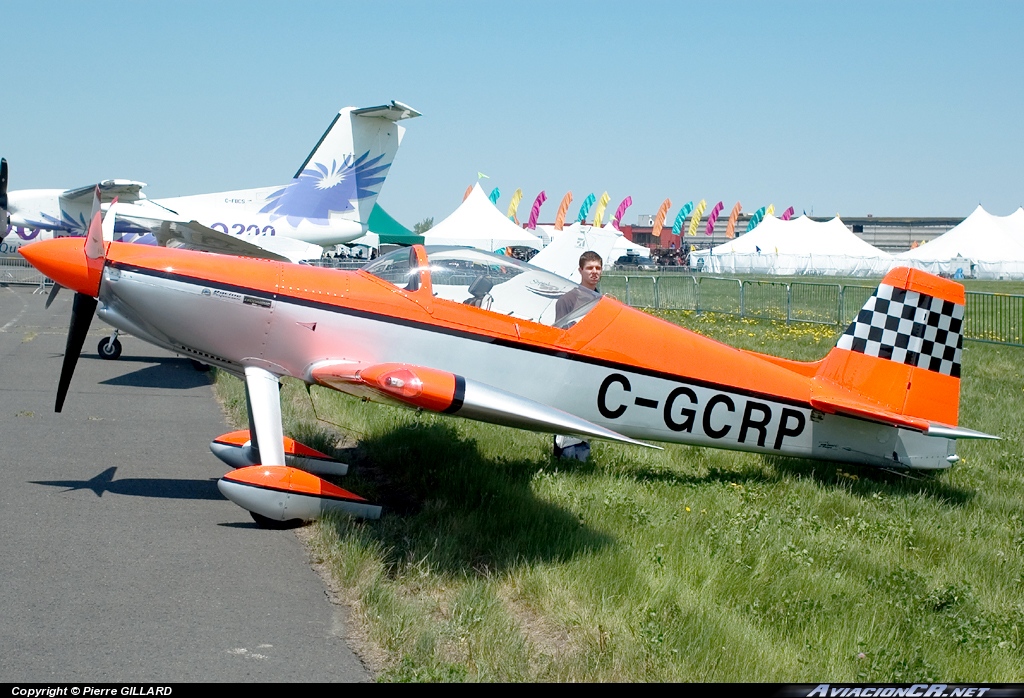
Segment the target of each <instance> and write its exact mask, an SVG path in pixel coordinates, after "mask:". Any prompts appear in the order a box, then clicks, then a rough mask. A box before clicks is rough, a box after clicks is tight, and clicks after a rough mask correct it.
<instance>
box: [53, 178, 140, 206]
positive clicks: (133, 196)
mask: <svg viewBox="0 0 1024 698" xmlns="http://www.w3.org/2000/svg"><path fill="white" fill-rule="evenodd" d="M144 186H146V183H145V182H134V181H132V180H130V179H105V180H103V181H102V182H99V183H98V184H90V185H88V186H85V187H78V188H77V189H68V190H67V191H65V192H64V193H63V194H61V195H60V198H61V199H63V200H64V201H69V202H70V201H76V200H81V201H85V200H87V199H90V200H91V198H92V196H93V191H94V190H95V189H96V188H97V187H99V190H100V201H101V202H102V203H109V202H110V201H112V200H113V199H115V198H116V199H117V200H118V201H120V202H122V203H132V202H134V201H138V200H140V199H145V198H146V195H145V194H143V193H142V188H143V187H144Z"/></svg>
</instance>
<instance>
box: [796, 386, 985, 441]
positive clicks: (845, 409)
mask: <svg viewBox="0 0 1024 698" xmlns="http://www.w3.org/2000/svg"><path fill="white" fill-rule="evenodd" d="M811 407H813V408H814V409H816V410H819V411H821V412H825V413H827V414H841V415H846V416H848V417H857V418H859V419H866V420H868V421H871V422H879V423H881V424H888V425H889V426H893V427H899V428H901V429H913V430H914V431H919V432H922V433H923V434H924V435H925V436H935V437H938V438H944V439H998V438H999V437H998V436H992V435H991V434H985V433H983V432H980V431H975V430H974V429H967V428H965V427H951V426H946V425H945V424H936V423H934V422H929V421H928V420H927V419H920V418H918V417H910V416H907V415H903V414H898V413H896V412H891V411H889V410H886V409H884V408H882V407H879V406H877V405H869V404H867V403H864V402H860V401H858V400H856V399H855V398H853V397H846V396H837V395H830V396H828V397H822V396H813V397H811Z"/></svg>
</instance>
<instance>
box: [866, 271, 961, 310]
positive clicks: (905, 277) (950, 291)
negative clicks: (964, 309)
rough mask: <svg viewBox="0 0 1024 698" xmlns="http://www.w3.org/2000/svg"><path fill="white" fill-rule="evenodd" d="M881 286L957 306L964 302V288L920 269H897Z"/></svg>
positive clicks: (890, 273)
mask: <svg viewBox="0 0 1024 698" xmlns="http://www.w3.org/2000/svg"><path fill="white" fill-rule="evenodd" d="M882 283H883V284H887V285H889V286H892V287H894V288H902V289H906V290H907V291H916V292H917V293H923V294H924V295H926V296H931V297H932V298H941V299H942V300H944V301H950V302H952V303H956V304H957V305H963V304H964V303H965V301H966V295H965V294H964V287H963V286H962V285H960V284H958V283H957V282H955V281H950V280H949V279H943V278H942V277H939V276H935V274H929V273H928V272H926V271H921V270H920V269H911V268H909V267H898V268H896V269H893V270H892V271H890V272H889V273H888V274H886V275H885V278H884V279H882Z"/></svg>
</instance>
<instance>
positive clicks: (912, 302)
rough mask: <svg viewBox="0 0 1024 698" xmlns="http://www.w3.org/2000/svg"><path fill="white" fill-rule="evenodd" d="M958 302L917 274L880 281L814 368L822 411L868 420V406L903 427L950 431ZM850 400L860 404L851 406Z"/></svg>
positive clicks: (956, 385)
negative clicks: (935, 427) (934, 427)
mask: <svg viewBox="0 0 1024 698" xmlns="http://www.w3.org/2000/svg"><path fill="white" fill-rule="evenodd" d="M964 302H965V295H964V287H963V286H961V285H960V284H958V283H954V282H952V281H948V280H946V279H942V278H940V277H938V276H934V275H932V274H929V273H927V272H923V271H920V270H917V269H907V268H899V269H893V270H892V271H890V272H889V273H888V274H886V276H885V278H884V279H882V283H881V284H880V285H879V286H878V289H877V290H876V291H875V293H874V295H872V296H871V297H870V298H869V299H868V300H867V302H866V303H865V304H864V307H863V308H862V309H861V311H860V312H859V313H858V314H857V317H856V318H855V319H854V321H853V322H852V323H851V324H850V326H849V328H847V330H846V332H845V333H844V334H843V335H842V337H840V338H839V341H838V343H837V344H836V346H835V348H833V349H832V351H830V352H829V354H828V356H826V357H825V359H824V360H823V361H822V365H821V367H820V368H819V369H818V373H817V375H816V379H817V382H818V383H819V384H820V385H821V387H822V389H823V390H822V404H823V405H824V406H825V408H826V410H827V411H840V412H854V413H857V412H858V411H859V412H860V413H861V414H870V412H871V409H869V407H870V408H875V409H878V410H879V411H881V412H886V413H889V414H890V415H898V416H901V417H905V418H907V420H906V421H907V423H908V424H911V425H914V424H917V423H920V420H924V421H925V422H927V423H939V424H945V425H951V426H955V425H956V424H957V418H958V413H959V408H960V355H961V351H962V348H963V332H962V329H963V318H964ZM834 387H839V388H842V389H843V390H842V391H841V393H842V394H844V395H846V396H847V397H845V398H844V397H840V396H839V395H840V393H837V392H835V391H833V390H831V389H829V388H834ZM850 393H853V396H851V395H850ZM826 394H830V396H827V397H826ZM854 396H855V397H856V398H863V401H861V400H855V402H857V403H859V405H854V403H853V402H851V400H850V398H852V397H854ZM841 403H846V404H845V405H843V404H841ZM844 406H845V407H849V408H850V409H844ZM829 407H832V408H834V409H828V408H829Z"/></svg>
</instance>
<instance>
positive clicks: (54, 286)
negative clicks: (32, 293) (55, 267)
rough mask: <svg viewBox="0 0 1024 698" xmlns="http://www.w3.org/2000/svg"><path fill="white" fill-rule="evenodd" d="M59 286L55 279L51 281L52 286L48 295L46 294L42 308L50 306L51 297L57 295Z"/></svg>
mask: <svg viewBox="0 0 1024 698" xmlns="http://www.w3.org/2000/svg"><path fill="white" fill-rule="evenodd" d="M60 288H61V286H60V284H58V283H57V282H56V281H54V282H53V288H51V289H50V295H48V296H47V297H46V305H45V306H43V307H44V308H49V307H50V304H51V303H53V299H54V298H56V297H57V292H58V291H60Z"/></svg>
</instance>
